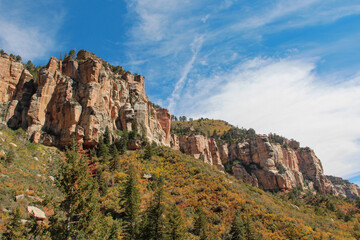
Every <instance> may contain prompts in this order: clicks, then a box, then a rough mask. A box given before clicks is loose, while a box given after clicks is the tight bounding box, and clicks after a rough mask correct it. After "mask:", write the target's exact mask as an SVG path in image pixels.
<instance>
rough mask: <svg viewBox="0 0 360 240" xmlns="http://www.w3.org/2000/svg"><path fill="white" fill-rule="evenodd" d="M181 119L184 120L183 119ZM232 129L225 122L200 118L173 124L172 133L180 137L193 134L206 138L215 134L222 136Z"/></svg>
mask: <svg viewBox="0 0 360 240" xmlns="http://www.w3.org/2000/svg"><path fill="white" fill-rule="evenodd" d="M172 118H173V119H175V118H176V117H174V116H172ZM180 118H181V120H183V117H180ZM176 119H177V118H176ZM185 119H186V117H185ZM231 128H232V126H231V125H230V124H228V123H227V122H225V121H222V120H211V119H207V118H206V119H203V118H200V119H198V120H193V121H173V122H172V123H171V133H174V134H176V135H178V136H179V137H182V136H188V135H191V134H202V135H204V136H207V137H211V136H212V135H214V132H215V133H216V134H217V135H222V134H223V133H224V132H226V131H228V130H230V129H231Z"/></svg>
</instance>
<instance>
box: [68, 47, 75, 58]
mask: <svg viewBox="0 0 360 240" xmlns="http://www.w3.org/2000/svg"><path fill="white" fill-rule="evenodd" d="M75 55H76V51H75V50H74V49H71V50H70V52H69V56H70V57H71V58H73V59H75Z"/></svg>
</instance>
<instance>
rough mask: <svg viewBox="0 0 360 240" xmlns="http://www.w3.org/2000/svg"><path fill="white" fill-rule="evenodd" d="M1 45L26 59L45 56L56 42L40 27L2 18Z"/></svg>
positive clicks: (0, 23) (0, 21)
mask: <svg viewBox="0 0 360 240" xmlns="http://www.w3.org/2000/svg"><path fill="white" fill-rule="evenodd" d="M0 29H1V31H0V46H1V47H2V48H4V49H5V50H6V51H7V52H8V53H15V54H18V55H20V56H22V57H23V58H24V59H36V58H38V57H43V56H45V54H46V53H47V52H48V50H49V49H52V48H53V47H54V46H55V42H54V40H53V39H52V38H50V37H49V36H48V34H46V33H42V32H40V30H39V29H38V28H34V27H21V26H18V25H15V24H14V23H11V22H5V21H2V20H0Z"/></svg>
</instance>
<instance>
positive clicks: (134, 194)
mask: <svg viewBox="0 0 360 240" xmlns="http://www.w3.org/2000/svg"><path fill="white" fill-rule="evenodd" d="M138 184H139V183H138V178H137V173H136V170H135V168H134V166H132V165H131V166H130V168H129V174H128V177H127V181H126V185H125V192H124V198H125V202H124V207H125V212H124V213H125V217H124V220H125V233H126V239H129V240H135V239H137V236H138V229H139V211H140V191H139V187H138Z"/></svg>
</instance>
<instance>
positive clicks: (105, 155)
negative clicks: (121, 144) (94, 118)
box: [96, 137, 110, 163]
mask: <svg viewBox="0 0 360 240" xmlns="http://www.w3.org/2000/svg"><path fill="white" fill-rule="evenodd" d="M96 156H97V157H98V158H101V160H102V162H104V163H107V161H108V160H109V159H110V152H109V147H108V146H107V145H106V144H105V142H104V139H103V138H102V137H101V138H100V139H99V143H98V145H97V148H96Z"/></svg>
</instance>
